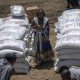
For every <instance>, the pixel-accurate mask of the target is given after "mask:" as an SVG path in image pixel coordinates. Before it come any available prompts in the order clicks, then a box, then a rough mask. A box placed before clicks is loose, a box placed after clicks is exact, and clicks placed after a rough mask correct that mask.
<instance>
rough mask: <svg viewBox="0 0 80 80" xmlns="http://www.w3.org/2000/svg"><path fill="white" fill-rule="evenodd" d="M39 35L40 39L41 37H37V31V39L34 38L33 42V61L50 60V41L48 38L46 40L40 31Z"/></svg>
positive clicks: (51, 53) (51, 54) (51, 52)
mask: <svg viewBox="0 0 80 80" xmlns="http://www.w3.org/2000/svg"><path fill="white" fill-rule="evenodd" d="M35 36H36V34H35ZM40 36H41V37H42V39H41V37H39V34H38V33H37V38H36V39H37V41H36V40H35V42H36V43H37V45H36V59H35V61H36V62H37V63H41V62H46V61H50V60H51V59H52V58H53V55H54V53H53V51H52V47H51V44H50V41H49V39H48V40H47V36H45V33H41V35H40Z"/></svg>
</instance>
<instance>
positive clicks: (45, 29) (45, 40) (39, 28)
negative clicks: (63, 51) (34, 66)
mask: <svg viewBox="0 0 80 80" xmlns="http://www.w3.org/2000/svg"><path fill="white" fill-rule="evenodd" d="M32 28H33V29H34V31H33V32H34V49H35V51H36V61H37V63H41V62H46V61H49V60H50V59H51V58H52V57H53V53H51V52H50V51H52V47H51V44H50V41H49V32H50V28H49V20H48V18H47V17H46V16H45V12H44V10H43V9H39V10H38V11H37V15H36V17H34V18H33V21H32Z"/></svg>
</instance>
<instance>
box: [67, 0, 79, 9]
mask: <svg viewBox="0 0 80 80" xmlns="http://www.w3.org/2000/svg"><path fill="white" fill-rule="evenodd" d="M75 8H79V0H67V9H75Z"/></svg>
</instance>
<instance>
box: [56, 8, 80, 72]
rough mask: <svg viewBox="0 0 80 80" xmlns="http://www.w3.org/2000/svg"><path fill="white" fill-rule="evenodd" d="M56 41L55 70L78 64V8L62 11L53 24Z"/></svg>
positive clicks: (79, 54)
mask: <svg viewBox="0 0 80 80" xmlns="http://www.w3.org/2000/svg"><path fill="white" fill-rule="evenodd" d="M55 26H56V29H55V31H56V33H57V42H56V46H55V53H56V55H57V60H56V63H55V70H56V71H57V70H58V69H59V68H60V67H61V66H64V65H66V66H80V10H79V9H72V10H66V11H64V12H63V14H62V16H60V17H59V18H58V22H57V23H56V24H55Z"/></svg>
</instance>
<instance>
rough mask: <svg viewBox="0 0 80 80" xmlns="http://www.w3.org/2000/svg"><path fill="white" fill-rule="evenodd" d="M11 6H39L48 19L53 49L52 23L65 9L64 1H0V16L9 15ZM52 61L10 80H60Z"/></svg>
mask: <svg viewBox="0 0 80 80" xmlns="http://www.w3.org/2000/svg"><path fill="white" fill-rule="evenodd" d="M5 4H6V5H5ZM11 4H12V5H13V4H22V5H23V6H24V7H25V8H26V7H28V6H35V5H37V6H39V8H42V9H44V10H45V12H46V15H47V16H48V18H49V19H50V27H51V31H50V41H51V45H52V47H53V48H54V45H55V41H56V38H55V34H54V23H55V22H57V18H58V16H60V15H61V13H62V12H63V11H64V10H65V9H66V0H3V1H2V0H1V1H0V16H1V17H3V16H5V15H4V14H6V15H7V14H9V6H10V5H11ZM53 63H54V62H53V61H51V62H48V63H45V64H42V65H41V66H38V67H36V68H35V69H31V70H30V72H29V74H28V75H18V76H13V77H12V78H11V80H60V76H59V75H57V74H55V72H54V70H53Z"/></svg>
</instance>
